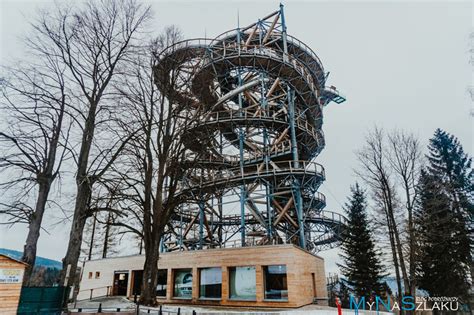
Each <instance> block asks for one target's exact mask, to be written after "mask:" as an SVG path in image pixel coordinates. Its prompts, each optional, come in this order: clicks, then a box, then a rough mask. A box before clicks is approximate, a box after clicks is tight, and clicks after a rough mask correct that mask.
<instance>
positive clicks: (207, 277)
mask: <svg viewBox="0 0 474 315" xmlns="http://www.w3.org/2000/svg"><path fill="white" fill-rule="evenodd" d="M221 295H222V269H221V268H220V267H216V268H202V269H200V270H199V296H200V298H210V299H220V298H221Z"/></svg>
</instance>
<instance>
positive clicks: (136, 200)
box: [114, 27, 199, 305]
mask: <svg viewBox="0 0 474 315" xmlns="http://www.w3.org/2000/svg"><path fill="white" fill-rule="evenodd" d="M180 37H181V35H180V31H179V30H178V29H176V28H175V27H168V28H166V30H165V32H164V33H163V34H162V35H161V36H159V37H158V39H157V40H156V41H154V43H153V44H152V45H151V46H152V47H151V51H150V50H148V51H144V52H143V54H141V55H137V58H136V62H135V66H134V68H133V69H131V70H130V71H129V74H130V76H129V77H127V80H126V82H123V84H121V87H122V88H120V90H121V94H122V95H123V99H124V101H125V102H126V103H127V105H126V108H127V110H128V112H129V113H130V116H131V117H133V118H134V121H132V122H130V123H129V124H127V127H128V128H129V132H133V130H135V129H137V127H138V128H139V129H140V133H139V134H138V135H137V136H136V137H133V139H132V140H131V141H130V142H129V143H128V145H127V148H126V150H125V155H124V156H123V160H122V163H123V164H122V165H119V164H117V165H119V167H114V169H115V170H116V171H117V174H119V176H120V180H122V181H123V187H124V190H123V193H124V204H123V206H122V214H123V213H128V215H127V217H126V220H123V217H122V218H121V217H118V218H117V220H116V221H115V223H114V224H116V225H118V226H121V227H122V228H124V229H127V230H128V231H130V232H132V233H134V234H135V235H137V236H138V237H139V238H141V239H143V244H144V249H145V264H144V271H143V282H142V290H141V294H140V303H142V304H146V305H155V304H156V289H155V288H156V285H157V281H158V273H157V272H158V268H157V265H158V258H159V251H160V241H161V238H162V235H163V232H164V231H165V228H166V226H167V224H168V223H169V220H170V217H171V215H172V214H173V212H174V210H175V208H176V207H177V206H178V205H179V204H180V203H181V202H182V199H181V197H182V195H179V193H178V191H179V189H180V187H181V184H182V183H181V179H182V177H183V174H184V172H186V169H187V168H186V166H187V165H189V163H192V161H193V160H194V158H195V157H193V156H190V155H189V154H188V153H189V152H188V151H187V149H186V146H185V145H184V143H185V141H184V136H185V135H186V133H187V130H188V128H190V127H191V126H192V124H193V123H194V122H195V118H196V117H197V114H198V112H199V109H196V108H194V109H193V107H192V106H190V104H186V102H183V101H181V102H175V101H174V100H172V99H168V98H167V97H166V95H164V94H163V93H162V91H160V90H158V88H157V86H156V85H155V82H154V74H153V69H154V68H155V67H156V66H157V63H159V62H160V60H159V59H158V58H155V57H154V56H153V55H152V54H151V52H152V51H154V52H157V51H160V50H162V49H163V48H165V47H167V46H168V45H170V44H172V43H174V42H176V41H177V40H178V39H179V38H180ZM170 62H172V61H170ZM161 66H163V65H161ZM166 66H170V67H169V69H173V66H172V65H165V67H166ZM173 71H174V70H171V71H169V72H167V73H168V74H169V77H168V78H159V80H161V82H168V83H167V84H171V85H173V84H174V83H175V82H176V80H178V79H179V80H183V77H182V76H180V77H179V78H178V75H177V74H176V73H174V72H173ZM177 71H179V70H177ZM165 88H166V87H165Z"/></svg>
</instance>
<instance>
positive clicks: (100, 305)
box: [97, 303, 102, 313]
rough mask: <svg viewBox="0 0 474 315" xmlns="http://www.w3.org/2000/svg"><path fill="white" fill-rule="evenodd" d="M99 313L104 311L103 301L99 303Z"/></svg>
mask: <svg viewBox="0 0 474 315" xmlns="http://www.w3.org/2000/svg"><path fill="white" fill-rule="evenodd" d="M97 313H102V303H99V309H98V310H97Z"/></svg>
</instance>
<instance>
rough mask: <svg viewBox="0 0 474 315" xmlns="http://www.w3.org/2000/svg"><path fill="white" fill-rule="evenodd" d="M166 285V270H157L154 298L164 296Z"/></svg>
mask: <svg viewBox="0 0 474 315" xmlns="http://www.w3.org/2000/svg"><path fill="white" fill-rule="evenodd" d="M191 279H192V277H191ZM167 284H168V270H166V269H159V270H158V285H157V286H156V296H158V297H164V296H166V285H167Z"/></svg>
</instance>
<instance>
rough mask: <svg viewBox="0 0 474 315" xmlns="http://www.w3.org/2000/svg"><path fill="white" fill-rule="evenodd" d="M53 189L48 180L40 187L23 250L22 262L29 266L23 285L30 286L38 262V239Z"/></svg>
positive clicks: (26, 269)
mask: <svg viewBox="0 0 474 315" xmlns="http://www.w3.org/2000/svg"><path fill="white" fill-rule="evenodd" d="M50 188H51V182H50V181H48V180H46V181H44V182H42V183H40V185H39V192H38V198H37V199H36V208H35V212H34V213H33V214H32V216H31V218H30V223H29V225H28V236H27V238H26V243H25V246H24V249H23V256H22V258H21V260H22V261H23V262H25V263H27V264H28V265H27V266H26V268H25V273H24V275H23V285H24V286H28V285H29V284H30V278H31V274H32V273H33V268H34V266H35V261H36V250H37V244H38V239H39V236H40V230H41V222H42V221H43V215H44V211H45V208H46V202H47V201H48V194H49V190H50Z"/></svg>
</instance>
